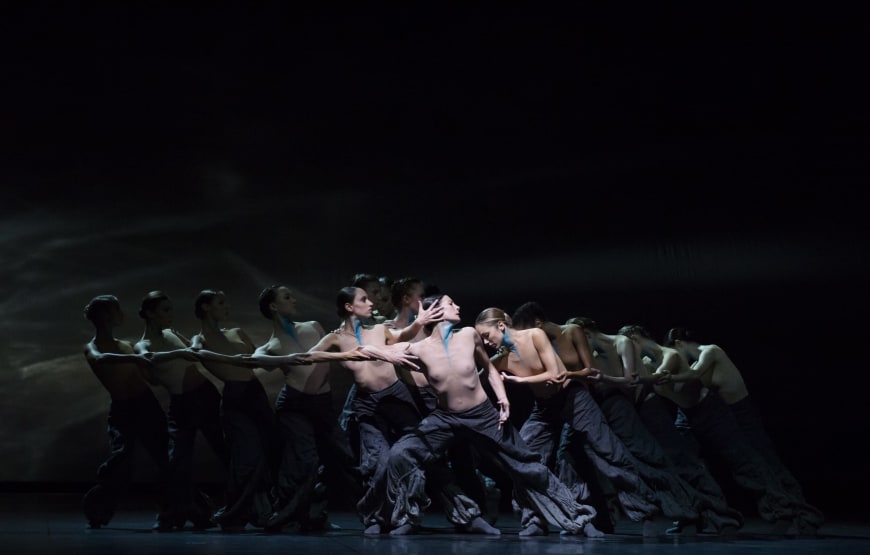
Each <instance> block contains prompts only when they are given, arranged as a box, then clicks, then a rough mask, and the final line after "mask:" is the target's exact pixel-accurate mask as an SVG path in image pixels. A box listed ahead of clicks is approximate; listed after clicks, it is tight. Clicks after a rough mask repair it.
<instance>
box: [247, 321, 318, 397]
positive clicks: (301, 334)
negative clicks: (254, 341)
mask: <svg viewBox="0 0 870 555" xmlns="http://www.w3.org/2000/svg"><path fill="white" fill-rule="evenodd" d="M290 325H291V326H293V331H294V334H293V335H290V334H289V333H288V332H287V331H286V330H285V329H279V328H277V327H276V329H275V330H273V332H272V336H271V337H270V338H269V340H268V341H266V343H264V344H263V345H260V346H259V347H258V348H257V350H256V351H255V353H254V355H255V357H256V356H257V355H272V356H275V355H289V354H292V353H304V352H306V351H308V350H310V349H312V348H313V347H314V346H315V345H317V344H318V343H319V342H320V340H321V339H322V338H323V336H324V335H326V332H325V331H324V330H323V326H321V325H320V323H319V322H316V321H314V320H311V321H308V322H292V323H290ZM329 368H330V363H329V361H321V362H315V363H312V364H306V365H296V366H282V367H281V370H282V371H283V372H284V383H285V384H287V386H288V387H291V388H293V389H295V390H297V391H301V392H302V393H308V394H312V395H316V394H320V393H328V392H329V391H331V386H330V384H329Z"/></svg>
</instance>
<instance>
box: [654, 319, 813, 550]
mask: <svg viewBox="0 0 870 555" xmlns="http://www.w3.org/2000/svg"><path fill="white" fill-rule="evenodd" d="M665 343H666V345H667V346H669V347H673V348H674V349H675V350H676V351H677V352H678V353H679V354H680V356H681V357H682V358H683V359H684V360H686V362H687V363H688V365H685V366H683V367H681V368H680V370H679V371H678V372H675V373H673V374H671V375H670V379H671V380H672V381H674V382H686V381H690V380H699V381H700V382H701V383H702V384H703V385H704V386H705V387H706V388H708V389H710V390H711V391H712V392H714V394H716V395H717V397H719V398H720V399H721V400H722V401H723V402H724V403H725V405H727V407H728V409H729V410H730V412H731V414H732V415H733V417H734V421H735V422H736V423H737V425H738V426H739V428H740V429H741V431H742V432H743V436H744V437H745V438H746V440H747V442H748V444H749V445H750V446H751V447H752V449H753V450H754V451H756V452H757V453H758V454H759V455H760V456H761V457H762V458H763V460H764V461H765V464H766V465H767V466H768V467H769V468H770V470H771V473H772V475H773V476H774V477H776V479H777V481H778V483H779V486H780V488H781V489H782V490H783V491H785V493H786V494H788V495H789V496H790V497H791V498H792V499H794V500H795V502H796V504H797V505H798V506H800V507H801V510H800V513H799V515H798V516H797V517H796V518H795V520H794V524H795V525H796V527H797V530H798V532H799V533H800V534H806V535H813V534H815V533H816V532H817V530H818V527H819V526H821V524H822V523H823V522H824V516H823V515H822V512H821V511H820V510H819V509H818V508H816V507H814V506H812V505H810V504H809V503H807V502H806V499H805V498H804V494H803V491H802V488H801V487H800V484H799V483H798V481H797V479H796V478H795V477H794V475H792V473H791V472H789V470H788V469H787V468H786V467H785V465H784V464H783V463H782V461H781V460H780V459H779V457H778V455H777V454H776V450H775V447H774V446H773V442H772V441H771V440H770V438H769V436H768V435H767V433H766V432H765V431H764V427H763V425H762V423H761V418H760V417H759V415H758V413H757V412H756V411H755V409H754V407H753V406H752V404H751V401H750V397H749V390H748V389H747V387H746V383H745V382H744V380H743V376H742V375H741V373H740V371H739V370H738V369H737V366H736V365H735V364H734V362H732V361H731V359H730V358H729V357H728V355H727V353H726V352H725V351H724V350H723V349H722V348H721V347H719V346H718V345H714V344H701V343H699V342H698V341H697V340H696V339H695V338H694V337H693V335H692V333H691V332H690V331H688V330H686V329H685V328H671V329H670V330H669V331H668V334H667V336H666V340H665ZM689 365H690V366H689ZM682 412H683V414H685V412H686V411H685V410H684V411H682Z"/></svg>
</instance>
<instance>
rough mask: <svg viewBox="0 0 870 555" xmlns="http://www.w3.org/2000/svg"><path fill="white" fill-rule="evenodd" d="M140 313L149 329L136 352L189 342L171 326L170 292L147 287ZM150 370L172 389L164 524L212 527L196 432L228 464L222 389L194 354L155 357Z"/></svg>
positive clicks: (161, 525)
mask: <svg viewBox="0 0 870 555" xmlns="http://www.w3.org/2000/svg"><path fill="white" fill-rule="evenodd" d="M139 316H140V317H142V318H143V319H144V320H145V331H144V332H143V334H142V338H141V339H140V340H139V341H138V342H137V343H136V345H135V346H134V349H135V351H136V352H137V353H140V354H147V353H154V352H160V351H173V350H180V349H187V348H188V347H190V340H189V339H187V338H186V337H184V336H183V335H181V334H180V333H179V332H177V331H176V330H175V329H173V328H172V321H173V306H172V302H171V300H170V299H169V297H168V296H167V295H166V294H165V293H163V292H161V291H151V292H150V293H148V294H147V295H146V296H145V297H144V298H143V299H142V304H141V308H140V310H139ZM199 354H200V356H202V355H203V353H202V352H200V353H199ZM151 373H152V375H153V376H154V378H155V379H156V380H157V381H158V382H159V383H160V385H162V386H163V387H164V388H165V389H166V390H167V392H168V393H169V395H170V401H169V469H170V470H169V494H168V497H169V501H168V503H169V507H168V514H166V515H165V518H164V520H162V521H161V522H160V523H159V529H160V530H161V531H166V530H171V529H173V528H184V525H185V523H186V522H187V521H191V523H192V524H193V527H194V528H196V529H204V528H210V527H211V526H213V525H214V523H213V521H212V519H211V517H212V514H213V513H214V508H213V507H212V504H211V501H210V499H209V498H208V496H207V495H206V494H205V493H204V492H202V491H201V490H199V489H198V488H197V487H196V486H195V483H194V478H193V453H194V444H195V443H194V442H195V440H196V433H197V431H200V432H202V435H203V437H204V438H205V440H206V442H207V443H208V444H209V446H210V447H211V449H212V451H213V452H214V454H215V456H217V458H218V460H219V461H220V462H222V463H223V464H224V467H226V466H227V465H228V464H229V449H228V448H227V444H226V441H224V433H223V429H222V428H221V425H220V401H221V395H220V392H219V391H218V389H217V387H215V386H214V384H213V383H212V382H211V381H209V380H208V378H206V376H205V375H204V374H203V373H202V372H200V370H199V368H198V365H197V363H196V362H194V361H191V360H189V359H183V358H174V359H171V360H168V361H166V362H161V363H154V364H153V366H152V368H151Z"/></svg>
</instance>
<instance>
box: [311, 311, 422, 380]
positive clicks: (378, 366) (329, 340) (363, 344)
mask: <svg viewBox="0 0 870 555" xmlns="http://www.w3.org/2000/svg"><path fill="white" fill-rule="evenodd" d="M386 341H387V328H385V327H384V325H383V324H375V325H373V326H363V325H361V324H360V322H359V320H358V319H356V318H349V319H348V320H346V321H345V322H343V324H342V326H341V327H340V328H339V329H338V331H334V332H331V333H327V334H326V335H324V336H323V338H322V339H321V340H320V341H319V342H318V343H317V345H315V346H314V347H313V348H312V350H313V351H326V352H335V351H338V352H348V351H351V352H352V351H357V350H360V348H362V349H363V350H364V352H366V353H369V354H371V355H373V356H376V357H378V358H371V359H368V360H338V361H337V362H338V366H340V367H341V368H343V369H345V370H348V371H350V372H351V374H352V375H353V380H354V383H356V385H357V387H359V388H361V389H363V390H366V391H381V390H383V389H386V388H388V387H390V386H391V385H393V384H394V383H396V382H397V381H398V380H399V376H398V375H397V374H396V368H395V366H394V365H410V366H416V365H415V364H414V363H413V357H408V356H407V352H406V351H407V345H408V344H407V343H404V344H402V345H396V344H391V345H387V344H386Z"/></svg>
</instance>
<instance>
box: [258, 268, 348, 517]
mask: <svg viewBox="0 0 870 555" xmlns="http://www.w3.org/2000/svg"><path fill="white" fill-rule="evenodd" d="M259 305H260V312H261V314H262V315H263V316H264V317H265V318H268V319H269V320H271V321H272V336H271V337H270V338H269V339H268V341H266V343H264V344H263V345H261V346H260V347H258V348H257V350H256V352H255V357H256V358H257V359H258V360H260V361H261V362H263V361H264V360H265V359H264V358H263V357H260V356H259V355H265V356H275V355H288V354H291V353H299V352H304V351H308V350H309V349H311V348H312V347H314V346H315V345H316V344H317V343H318V342H319V341H320V340H321V339H322V338H323V336H324V335H325V332H324V330H323V327H322V326H321V324H320V323H319V322H316V321H313V320H312V321H305V322H297V321H294V320H293V318H294V317H295V316H296V313H297V309H296V298H295V297H294V296H293V293H292V292H291V290H290V289H289V288H287V287H286V286H283V285H273V286H271V287H267V288H266V289H264V290H263V291H262V292H261V293H260V298H259ZM350 358H352V357H350ZM334 359H335V360H338V357H335V358H334ZM329 369H330V361H329V360H322V361H321V362H316V363H314V364H310V365H305V366H293V367H283V368H282V370H283V371H284V378H285V383H284V387H283V388H281V392H280V393H279V394H278V399H277V400H276V402H275V414H276V423H277V428H278V433H279V435H280V438H281V442H282V449H281V451H282V454H281V462H280V466H279V468H278V476H277V500H276V510H275V511H274V513H273V514H272V516H271V518H270V519H269V522H268V523H267V529H270V530H277V529H280V528H281V527H283V526H284V525H286V524H287V523H289V522H293V521H296V522H298V523H299V526H300V528H301V529H302V530H303V531H310V530H325V529H334V528H335V526H334V525H332V524H331V523H329V522H328V520H327V513H326V502H327V491H326V484H327V483H330V484H332V485H333V486H338V487H341V488H343V490H344V491H346V492H347V494H348V496H349V497H355V498H359V497H360V496H361V495H362V491H361V490H359V488H360V487H361V485H360V478H359V471H358V470H357V469H356V460H355V458H356V457H355V455H354V453H353V451H352V450H351V447H350V444H349V443H348V438H347V435H346V434H345V433H344V430H342V429H341V427H340V426H339V423H338V419H337V417H336V415H335V410H334V408H333V401H332V388H331V386H330V383H329ZM321 465H322V466H321ZM327 476H328V479H327ZM357 490H358V491H357ZM355 493H356V495H355Z"/></svg>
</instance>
